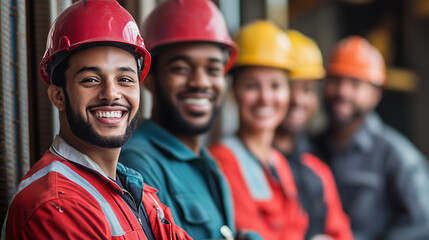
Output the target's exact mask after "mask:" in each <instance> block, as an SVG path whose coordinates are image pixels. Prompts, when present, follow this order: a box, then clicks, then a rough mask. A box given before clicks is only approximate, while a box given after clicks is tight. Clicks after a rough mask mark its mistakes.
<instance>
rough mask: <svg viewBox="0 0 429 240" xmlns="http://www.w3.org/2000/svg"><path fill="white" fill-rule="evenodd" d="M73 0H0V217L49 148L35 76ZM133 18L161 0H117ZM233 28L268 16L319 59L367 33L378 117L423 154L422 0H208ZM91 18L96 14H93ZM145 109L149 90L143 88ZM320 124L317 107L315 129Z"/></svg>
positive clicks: (426, 46)
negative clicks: (376, 65)
mask: <svg viewBox="0 0 429 240" xmlns="http://www.w3.org/2000/svg"><path fill="white" fill-rule="evenodd" d="M73 2H75V1H72V0H26V1H25V0H1V12H0V21H1V24H0V29H1V38H0V54H1V58H0V75H1V78H0V98H1V99H0V129H1V131H0V142H1V145H0V223H2V221H3V219H4V216H5V214H6V211H7V206H8V204H9V202H10V201H11V199H12V197H13V195H14V193H15V191H16V186H17V183H18V182H19V181H20V179H21V178H22V177H23V175H24V174H25V173H26V172H27V171H28V169H29V167H30V166H32V165H33V164H34V163H35V161H37V160H38V159H39V158H40V157H41V156H42V154H43V153H44V152H45V151H46V150H47V149H48V148H49V146H50V144H51V142H52V139H53V136H55V134H56V133H57V132H58V128H59V126H58V120H57V119H58V117H57V112H56V111H55V110H54V109H53V107H52V106H51V104H50V102H49V100H48V97H47V94H46V90H47V86H46V85H45V84H44V83H43V82H42V81H41V80H40V79H39V74H38V66H39V63H40V60H41V58H42V56H43V53H44V50H45V44H46V36H47V33H48V30H49V27H50V25H51V23H52V22H53V20H54V19H55V18H56V16H57V15H58V13H59V12H61V10H63V9H64V8H66V7H68V6H69V5H70V4H72V3H73ZM118 2H119V3H120V4H121V5H122V6H124V7H125V8H126V9H128V10H129V11H130V13H131V14H132V15H133V16H134V18H135V19H136V20H137V21H138V22H140V23H141V22H142V21H143V19H144V18H145V16H147V14H148V13H149V12H150V11H151V10H152V9H153V8H154V7H155V6H156V4H158V3H159V2H162V0H118ZM213 2H214V3H216V4H217V5H218V6H219V8H220V9H221V11H222V12H223V13H224V15H225V18H226V21H227V24H228V27H229V30H230V32H231V34H232V35H234V34H235V33H236V32H237V31H238V29H239V28H240V26H242V25H243V24H246V23H249V22H251V21H254V20H257V19H268V20H271V21H274V22H275V23H276V24H277V25H278V26H279V27H281V28H283V29H287V28H293V29H296V30H299V31H301V32H303V33H304V34H306V35H308V36H309V37H311V38H313V39H314V40H315V41H316V42H317V43H318V44H319V46H320V48H321V50H322V54H323V57H324V59H325V60H326V59H327V57H328V56H329V53H330V51H331V48H332V47H333V45H334V44H335V43H336V42H337V41H338V40H339V39H341V38H343V37H345V36H348V35H350V34H358V35H361V36H364V37H366V38H368V39H369V41H370V42H371V43H372V44H374V45H375V46H376V47H377V48H378V49H379V50H380V51H381V52H382V54H383V56H384V57H385V59H386V62H387V66H388V87H387V89H386V91H385V95H384V98H383V100H382V102H381V104H380V105H379V107H378V109H377V111H378V112H379V113H380V115H381V117H382V118H383V120H384V121H385V122H387V123H389V124H391V125H392V126H394V127H395V128H397V129H398V130H399V131H401V132H402V133H403V134H404V135H406V136H407V137H408V138H410V139H411V141H412V142H413V143H415V144H416V145H417V147H418V148H419V149H420V150H421V151H422V152H423V153H424V154H425V155H426V156H429V144H428V141H427V139H428V136H429V127H427V123H428V122H429V108H428V107H427V104H428V105H429V63H428V62H429V61H428V60H427V56H428V55H429V1H428V0H213ZM95 20H96V19H95ZM142 102H143V105H144V114H145V116H148V115H149V113H150V96H149V95H148V94H144V96H143V100H142ZM236 122H237V119H236V112H235V108H234V104H233V100H232V97H231V96H227V98H226V104H225V107H224V109H223V110H222V113H221V117H220V118H219V121H218V123H217V125H216V128H215V129H214V131H213V132H212V133H211V134H210V138H218V137H220V136H222V135H224V134H231V133H233V132H234V130H235V127H236ZM322 125H323V113H321V114H319V115H318V116H317V118H316V119H315V124H314V126H315V127H314V129H315V130H316V131H317V129H318V128H320V126H322Z"/></svg>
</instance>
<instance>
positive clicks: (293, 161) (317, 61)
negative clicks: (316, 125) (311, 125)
mask: <svg viewBox="0 0 429 240" xmlns="http://www.w3.org/2000/svg"><path fill="white" fill-rule="evenodd" d="M286 33H287V35H288V37H289V39H290V40H291V43H292V46H293V55H292V56H293V58H292V59H293V62H294V64H295V66H294V69H293V70H292V71H291V73H290V82H289V85H290V92H291V98H290V103H289V108H288V112H287V115H286V118H285V119H284V120H283V123H282V124H280V126H279V127H278V128H277V131H276V136H275V139H274V146H275V147H276V148H277V149H278V150H279V151H280V152H282V153H283V154H284V155H285V157H286V158H287V160H288V161H289V164H290V166H291V169H292V172H293V175H294V178H295V182H296V184H297V188H298V195H299V198H300V201H301V204H302V205H303V207H304V209H305V211H306V212H307V213H308V215H309V221H310V223H309V227H308V229H307V234H306V239H313V238H314V237H315V236H322V235H324V236H326V237H329V239H336V240H340V239H343V240H349V239H352V238H353V237H352V232H351V228H350V221H349V219H348V217H347V216H346V214H345V213H344V211H343V209H342V206H341V200H340V197H339V195H338V190H337V187H336V183H335V180H334V177H333V175H332V172H331V170H330V169H329V167H328V166H327V165H326V164H325V163H324V162H322V161H321V160H320V159H319V158H317V157H316V156H315V155H313V154H311V153H310V152H311V151H312V146H311V142H310V140H309V137H308V136H307V135H306V134H305V128H306V126H307V124H308V122H309V120H310V119H311V118H312V117H313V116H314V115H315V113H316V112H317V110H318V107H319V98H318V92H319V84H320V82H321V79H323V78H324V77H325V69H324V67H323V60H322V54H321V52H320V50H319V47H318V46H317V44H316V43H315V42H314V41H313V40H312V39H310V38H308V37H306V36H305V35H303V34H302V33H300V32H298V31H296V30H288V31H287V32H286Z"/></svg>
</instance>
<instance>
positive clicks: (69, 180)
mask: <svg viewBox="0 0 429 240" xmlns="http://www.w3.org/2000/svg"><path fill="white" fill-rule="evenodd" d="M81 164H84V165H85V166H84V165H81ZM131 177H132V176H131ZM141 187H143V186H141ZM155 193H156V190H155V189H153V188H151V187H149V186H147V185H144V188H143V205H144V208H145V210H146V213H147V216H148V219H149V222H150V225H151V228H152V232H153V235H154V237H155V239H169V240H170V239H171V240H173V239H174V240H176V239H191V238H190V237H189V236H188V235H187V234H186V233H185V232H184V231H183V230H182V229H181V228H179V227H178V226H177V225H175V223H174V221H173V217H172V216H171V212H170V209H169V208H167V207H166V206H164V205H163V204H162V203H161V202H160V201H159V199H158V197H157V196H156V194H155ZM120 194H123V192H122V190H121V188H120V187H119V186H118V185H117V184H116V183H115V182H113V181H112V180H110V179H108V178H106V177H105V176H103V175H102V174H100V173H99V172H98V171H97V168H96V167H94V166H89V165H88V164H85V163H74V162H72V161H71V160H66V159H64V158H62V157H60V156H58V155H55V154H54V153H53V150H52V148H51V149H50V151H47V152H46V153H45V155H44V156H43V157H42V158H41V159H40V160H39V161H38V162H37V163H36V164H35V165H34V166H33V167H32V168H31V169H30V171H29V172H28V173H27V174H26V175H25V177H24V178H23V180H22V182H21V183H20V185H19V186H18V192H17V194H16V196H15V198H14V199H13V201H12V203H11V205H10V207H9V211H8V215H7V219H6V221H7V222H6V227H5V228H6V235H5V236H6V239H147V238H146V236H145V233H144V231H143V229H142V227H141V226H140V224H139V222H138V220H137V218H136V216H135V215H134V213H133V212H132V211H131V209H130V208H129V207H128V205H127V204H126V203H125V202H124V201H123V200H122V198H121V196H120Z"/></svg>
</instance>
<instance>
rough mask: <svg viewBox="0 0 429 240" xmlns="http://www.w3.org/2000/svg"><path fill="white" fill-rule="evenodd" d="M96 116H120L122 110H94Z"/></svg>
mask: <svg viewBox="0 0 429 240" xmlns="http://www.w3.org/2000/svg"><path fill="white" fill-rule="evenodd" d="M95 116H96V117H101V118H120V117H122V111H110V112H100V111H98V112H95Z"/></svg>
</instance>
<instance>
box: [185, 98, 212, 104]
mask: <svg viewBox="0 0 429 240" xmlns="http://www.w3.org/2000/svg"><path fill="white" fill-rule="evenodd" d="M185 103H186V104H192V105H207V104H210V100H209V99H208V98H186V99H185Z"/></svg>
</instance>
